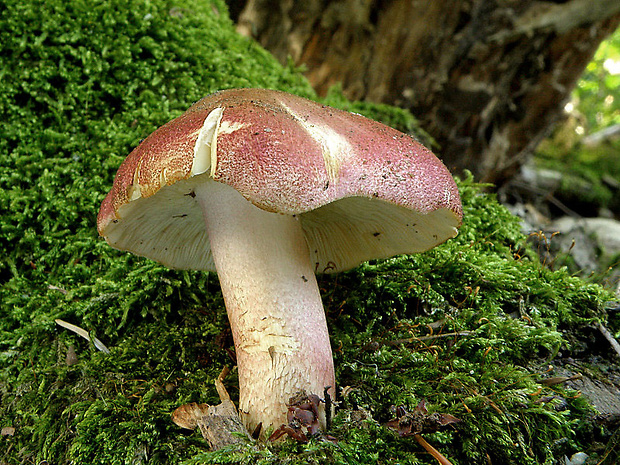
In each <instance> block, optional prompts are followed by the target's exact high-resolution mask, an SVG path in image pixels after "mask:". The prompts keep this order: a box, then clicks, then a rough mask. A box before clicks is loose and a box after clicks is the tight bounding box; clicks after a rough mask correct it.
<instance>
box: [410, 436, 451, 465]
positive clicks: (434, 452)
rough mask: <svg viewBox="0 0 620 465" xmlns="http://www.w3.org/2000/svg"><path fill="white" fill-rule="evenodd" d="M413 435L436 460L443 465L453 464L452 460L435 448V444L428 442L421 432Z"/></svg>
mask: <svg viewBox="0 0 620 465" xmlns="http://www.w3.org/2000/svg"><path fill="white" fill-rule="evenodd" d="M413 437H414V438H415V439H416V441H418V443H419V444H420V445H421V446H422V447H424V448H425V449H426V451H427V452H428V453H429V454H431V455H432V456H433V458H434V459H435V460H437V461H438V462H439V463H440V464H441V465H452V462H450V461H449V460H448V459H447V458H445V457H444V456H443V455H442V454H441V452H439V451H438V450H437V449H435V448H434V447H433V446H431V445H430V444H429V443H428V442H426V439H424V438H423V437H422V436H420V435H419V434H414V435H413Z"/></svg>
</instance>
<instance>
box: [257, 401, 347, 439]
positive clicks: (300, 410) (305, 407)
mask: <svg viewBox="0 0 620 465" xmlns="http://www.w3.org/2000/svg"><path fill="white" fill-rule="evenodd" d="M326 392H327V389H326ZM322 402H323V403H325V400H323V399H321V398H320V397H319V396H317V395H316V394H306V392H305V391H303V390H302V391H300V392H298V393H297V394H295V395H294V396H293V397H291V398H290V399H289V403H288V404H287V405H288V412H287V414H286V418H287V421H288V423H287V424H285V425H282V426H280V427H279V428H278V429H276V430H275V431H274V432H273V433H272V434H271V436H269V441H277V440H278V439H280V438H281V437H283V436H284V435H288V436H289V437H290V438H293V439H295V440H296V441H299V442H303V443H306V442H308V441H309V440H310V438H311V437H315V436H317V435H319V434H320V433H321V427H320V425H319V404H320V403H322ZM329 408H330V406H326V410H329ZM325 439H328V440H330V441H335V438H333V437H331V436H328V435H326V436H325Z"/></svg>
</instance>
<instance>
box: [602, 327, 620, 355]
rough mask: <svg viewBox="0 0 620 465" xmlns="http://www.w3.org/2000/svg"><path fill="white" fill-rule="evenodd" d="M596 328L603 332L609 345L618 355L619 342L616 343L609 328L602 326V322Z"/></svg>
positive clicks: (619, 350)
mask: <svg viewBox="0 0 620 465" xmlns="http://www.w3.org/2000/svg"><path fill="white" fill-rule="evenodd" d="M598 330H599V331H600V332H601V333H602V334H603V336H605V339H607V340H608V341H609V343H610V344H611V347H613V349H614V350H615V351H616V354H617V355H618V356H620V343H618V341H617V340H616V338H615V337H614V335H613V334H611V333H610V332H609V330H608V329H607V328H605V326H603V324H602V323H599V324H598Z"/></svg>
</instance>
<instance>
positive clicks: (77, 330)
mask: <svg viewBox="0 0 620 465" xmlns="http://www.w3.org/2000/svg"><path fill="white" fill-rule="evenodd" d="M54 321H55V322H56V324H57V325H58V326H62V327H63V328H66V329H68V330H69V331H73V332H74V333H75V334H77V335H78V336H82V337H83V338H84V339H86V340H87V341H89V342H90V341H92V342H93V344H94V345H95V347H96V348H97V349H98V350H100V351H101V352H103V353H106V354H109V353H110V349H108V348H107V347H106V346H105V344H104V343H103V342H101V341H100V340H99V339H97V338H96V337H92V338H91V337H90V335H89V334H88V331H86V330H85V329H82V328H80V327H79V326H76V325H73V324H71V323H68V322H66V321H65V320H60V319H56V320H54Z"/></svg>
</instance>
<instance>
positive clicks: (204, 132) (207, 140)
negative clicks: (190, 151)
mask: <svg viewBox="0 0 620 465" xmlns="http://www.w3.org/2000/svg"><path fill="white" fill-rule="evenodd" d="M223 113H224V109H223V108H216V109H215V110H212V111H211V113H209V114H208V115H207V117H206V118H205V121H204V123H203V125H202V128H201V129H200V132H199V133H198V138H197V139H196V144H195V145H194V160H193V162H192V169H191V175H192V176H196V175H198V174H202V173H204V172H206V171H207V170H209V169H210V171H211V176H213V173H215V167H216V165H217V134H218V129H219V127H220V122H221V121H222V114H223Z"/></svg>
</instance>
